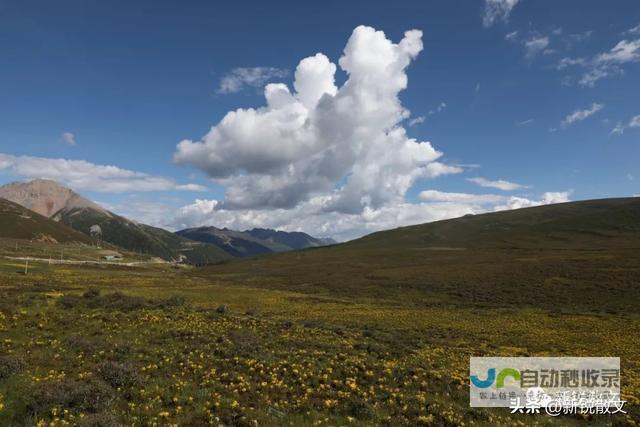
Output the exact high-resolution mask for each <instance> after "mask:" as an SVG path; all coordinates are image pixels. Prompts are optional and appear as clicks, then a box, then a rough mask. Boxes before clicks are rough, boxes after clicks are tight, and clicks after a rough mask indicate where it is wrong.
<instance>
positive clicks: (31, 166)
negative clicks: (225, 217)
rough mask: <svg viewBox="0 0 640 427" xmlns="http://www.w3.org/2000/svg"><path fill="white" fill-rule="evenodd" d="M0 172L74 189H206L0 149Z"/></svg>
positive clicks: (115, 169) (107, 168) (77, 162)
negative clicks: (49, 181)
mask: <svg viewBox="0 0 640 427" xmlns="http://www.w3.org/2000/svg"><path fill="white" fill-rule="evenodd" d="M0 172H4V173H9V174H11V175H13V176H15V177H19V178H23V179H36V178H43V179H51V180H54V181H58V182H61V183H64V184H67V185H69V186H70V187H71V188H73V189H75V190H79V191H80V190H82V191H96V192H101V193H125V192H132V191H133V192H136V191H171V190H173V191H196V192H199V191H205V190H206V187H203V186H202V185H198V184H178V183H176V182H175V181H174V180H172V179H170V178H165V177H160V176H153V175H149V174H146V173H143V172H136V171H132V170H127V169H122V168H119V167H117V166H112V165H98V164H94V163H91V162H87V161H84V160H67V159H54V158H48V157H33V156H14V155H11V154H2V153H0Z"/></svg>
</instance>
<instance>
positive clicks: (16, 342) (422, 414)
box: [0, 200, 640, 426]
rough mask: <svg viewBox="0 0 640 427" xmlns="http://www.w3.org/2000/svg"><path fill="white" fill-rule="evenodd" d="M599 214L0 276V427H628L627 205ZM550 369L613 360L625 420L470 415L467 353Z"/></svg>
mask: <svg viewBox="0 0 640 427" xmlns="http://www.w3.org/2000/svg"><path fill="white" fill-rule="evenodd" d="M605 205H608V208H607V209H604V208H603V205H602V204H599V203H595V205H594V202H588V203H586V204H582V205H577V206H578V207H577V208H576V205H559V206H554V207H552V210H551V211H549V210H545V209H532V210H523V211H516V212H509V213H506V214H497V215H493V216H492V215H487V216H477V217H472V218H463V219H462V220H457V221H458V223H459V224H461V221H462V222H464V224H462V225H461V227H463V229H464V230H463V231H460V229H459V228H457V227H453V226H452V225H451V224H452V223H453V224H455V221H453V222H441V223H436V224H431V225H424V226H417V227H412V228H403V229H399V230H395V231H390V232H385V233H378V234H375V235H372V236H370V237H367V238H364V239H361V240H359V241H355V242H352V243H349V244H345V245H339V246H333V247H328V248H319V249H313V250H304V251H299V252H292V253H286V254H278V255H268V256H264V257H258V258H251V259H244V260H238V261H232V262H229V263H227V264H224V265H217V266H210V267H204V268H180V269H177V268H172V267H171V266H169V265H166V264H158V265H147V266H144V267H136V268H132V267H124V266H123V267H117V266H106V265H84V266H70V265H46V264H41V265H33V270H32V272H31V273H30V274H29V275H26V276H25V275H24V274H21V273H20V268H19V267H20V263H16V262H15V261H10V260H6V261H2V262H0V313H1V315H0V407H1V408H2V409H0V425H33V424H36V423H38V422H46V423H54V425H64V423H68V424H71V425H153V424H154V423H155V424H157V425H168V424H178V425H204V424H208V423H213V424H223V425H270V426H281V425H294V426H297V425H331V426H340V425H361V426H365V425H366V426H368V425H392V426H395V425H410V426H413V425H436V426H440V425H450V426H453V425H463V424H465V425H486V426H494V425H505V426H511V425H516V424H518V423H520V424H521V425H536V424H537V425H563V426H564V425H637V420H638V419H640V348H639V346H638V339H637V335H638V334H637V331H638V330H640V290H639V286H638V283H640V251H638V250H637V249H638V246H639V240H638V234H637V232H636V231H637V224H638V223H637V222H633V221H635V220H636V218H637V217H636V216H635V215H636V209H637V203H636V202H635V201H633V200H632V201H629V200H618V201H608V202H606V203H605ZM550 209H551V208H550ZM576 209H577V210H576ZM603 209H604V210H603ZM607 212H608V214H607ZM570 218H573V220H570ZM465 227H466V228H465ZM487 227H489V228H491V227H493V228H494V229H497V230H498V231H495V230H494V232H493V233H490V234H489V235H485V234H484V231H483V230H486V229H487ZM505 229H509V230H510V231H509V232H508V233H506V234H502V231H500V230H505ZM545 230H546V231H545ZM588 230H591V231H590V232H587V231H588ZM492 236H493V237H492ZM510 236H517V238H512V237H510ZM96 290H97V291H99V292H96ZM88 291H89V292H88ZM87 292H88V293H87ZM221 305H225V306H227V307H228V310H227V311H226V312H225V313H222V314H221V313H218V312H217V308H218V307H220V306H221ZM562 355H566V356H617V357H620V359H621V365H622V366H621V367H622V384H621V386H622V393H623V398H624V399H625V400H627V401H628V404H627V406H626V408H625V409H626V410H627V411H628V415H627V416H620V415H618V416H615V417H595V418H593V419H583V418H579V417H560V418H549V417H546V416H544V415H539V416H529V415H511V414H509V411H508V410H504V409H471V408H469V401H468V399H469V389H468V378H467V377H468V369H469V358H470V357H471V356H562Z"/></svg>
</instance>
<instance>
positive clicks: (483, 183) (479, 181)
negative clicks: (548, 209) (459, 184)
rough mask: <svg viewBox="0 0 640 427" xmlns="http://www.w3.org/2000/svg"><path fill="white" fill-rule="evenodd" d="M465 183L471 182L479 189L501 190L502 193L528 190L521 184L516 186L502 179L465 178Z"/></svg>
mask: <svg viewBox="0 0 640 427" xmlns="http://www.w3.org/2000/svg"><path fill="white" fill-rule="evenodd" d="M467 181H469V182H472V183H474V184H476V185H479V186H480V187H485V188H496V189H498V190H502V191H513V190H518V189H521V188H528V186H526V185H522V184H517V183H515V182H510V181H505V180H503V179H498V180H495V181H492V180H489V179H486V178H482V177H476V178H467Z"/></svg>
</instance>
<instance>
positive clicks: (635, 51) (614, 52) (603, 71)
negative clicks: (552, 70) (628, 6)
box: [556, 38, 640, 87]
mask: <svg viewBox="0 0 640 427" xmlns="http://www.w3.org/2000/svg"><path fill="white" fill-rule="evenodd" d="M638 61H640V38H638V39H635V40H626V39H625V40H621V41H619V42H618V43H617V44H616V45H615V46H613V47H612V48H611V49H610V50H608V51H606V52H601V53H598V54H596V55H594V56H593V57H592V58H590V59H586V58H570V57H565V58H562V59H561V60H560V61H559V62H558V64H557V66H556V68H557V69H559V70H564V69H567V68H569V67H573V66H577V67H580V68H582V69H584V72H583V74H582V75H581V76H580V77H579V78H578V80H577V81H578V84H580V85H582V86H587V87H593V86H595V84H596V83H597V82H598V81H600V80H602V79H604V78H606V77H612V76H617V75H622V74H624V67H625V66H626V65H627V64H630V63H634V62H638Z"/></svg>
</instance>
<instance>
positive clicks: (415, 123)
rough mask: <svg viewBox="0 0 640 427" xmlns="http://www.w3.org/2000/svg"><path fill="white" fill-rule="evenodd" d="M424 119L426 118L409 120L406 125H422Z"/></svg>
mask: <svg viewBox="0 0 640 427" xmlns="http://www.w3.org/2000/svg"><path fill="white" fill-rule="evenodd" d="M426 119H427V118H426V116H418V117H414V118H412V119H410V120H409V122H408V124H409V126H416V125H419V124H420V123H424V121H425V120H426Z"/></svg>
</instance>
